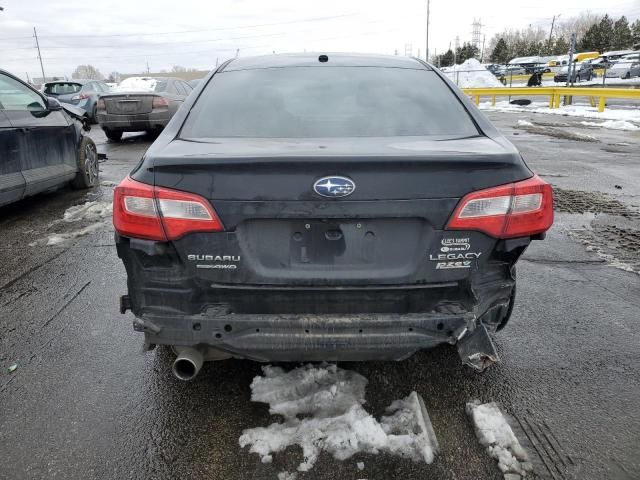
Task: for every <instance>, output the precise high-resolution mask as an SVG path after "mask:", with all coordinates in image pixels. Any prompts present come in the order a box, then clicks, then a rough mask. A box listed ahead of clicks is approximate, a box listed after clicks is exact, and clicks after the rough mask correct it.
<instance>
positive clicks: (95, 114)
mask: <svg viewBox="0 0 640 480" xmlns="http://www.w3.org/2000/svg"><path fill="white" fill-rule="evenodd" d="M90 120H91V123H93V124H94V125H97V124H98V105H97V104H96V105H94V106H93V109H92V110H91V118H90Z"/></svg>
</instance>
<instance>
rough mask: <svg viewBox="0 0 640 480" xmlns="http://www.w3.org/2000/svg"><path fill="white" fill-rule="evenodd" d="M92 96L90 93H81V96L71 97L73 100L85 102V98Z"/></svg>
mask: <svg viewBox="0 0 640 480" xmlns="http://www.w3.org/2000/svg"><path fill="white" fill-rule="evenodd" d="M90 96H91V94H89V93H81V94H80V95H74V96H73V97H71V100H84V99H85V98H89V97H90Z"/></svg>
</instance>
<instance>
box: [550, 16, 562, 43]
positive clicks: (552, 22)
mask: <svg viewBox="0 0 640 480" xmlns="http://www.w3.org/2000/svg"><path fill="white" fill-rule="evenodd" d="M560 15H562V14H558V15H554V16H553V20H551V30H550V31H549V46H551V37H552V36H553V26H554V25H555V24H556V17H557V18H560Z"/></svg>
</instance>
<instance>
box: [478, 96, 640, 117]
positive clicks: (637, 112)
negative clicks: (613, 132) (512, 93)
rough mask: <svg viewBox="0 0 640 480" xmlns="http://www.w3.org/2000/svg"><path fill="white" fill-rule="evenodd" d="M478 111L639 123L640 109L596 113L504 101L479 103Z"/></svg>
mask: <svg viewBox="0 0 640 480" xmlns="http://www.w3.org/2000/svg"><path fill="white" fill-rule="evenodd" d="M479 108H480V110H494V111H499V112H519V113H522V112H528V113H547V114H551V115H565V116H568V117H582V118H595V119H598V120H625V121H627V122H640V109H637V108H634V109H616V108H607V109H606V110H605V111H604V112H598V109H597V108H596V107H588V106H586V105H563V106H560V107H559V108H549V105H548V103H546V102H532V103H531V104H530V105H513V104H511V103H509V102H508V101H506V100H503V101H499V102H496V104H495V106H492V105H491V102H481V103H480V105H479Z"/></svg>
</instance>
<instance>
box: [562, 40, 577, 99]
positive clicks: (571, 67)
mask: <svg viewBox="0 0 640 480" xmlns="http://www.w3.org/2000/svg"><path fill="white" fill-rule="evenodd" d="M575 51H576V34H575V33H572V34H571V46H570V47H569V65H568V66H567V85H566V86H567V87H568V86H569V83H571V84H572V85H573V79H572V78H571V77H572V76H573V72H574V70H575V65H574V64H573V53H574V52H575ZM567 98H568V99H569V101H567ZM572 100H573V99H572V97H570V96H569V97H567V96H566V95H565V96H564V104H565V105H567V104H568V105H571V103H572Z"/></svg>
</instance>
